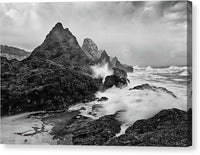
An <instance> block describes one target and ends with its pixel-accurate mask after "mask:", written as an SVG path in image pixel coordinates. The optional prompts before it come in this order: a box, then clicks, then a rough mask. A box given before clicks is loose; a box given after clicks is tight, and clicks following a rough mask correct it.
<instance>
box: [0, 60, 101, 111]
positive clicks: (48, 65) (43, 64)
mask: <svg viewBox="0 0 200 155" xmlns="http://www.w3.org/2000/svg"><path fill="white" fill-rule="evenodd" d="M8 64H9V65H10V66H9V71H10V70H11V71H12V67H13V66H12V64H11V63H8ZM38 65H39V67H37V68H35V69H31V68H28V67H27V68H26V67H24V66H23V67H21V68H20V69H19V71H18V72H17V73H16V74H12V75H10V76H3V77H2V78H1V115H12V114H16V113H21V112H27V111H40V110H58V109H62V108H65V107H68V106H69V105H73V104H75V103H77V102H84V101H91V100H93V99H95V96H94V93H95V92H96V91H97V90H98V86H97V85H96V83H95V81H93V79H92V78H91V77H89V76H87V75H85V74H82V73H80V72H76V71H74V70H72V69H69V68H65V67H63V66H60V65H59V64H56V63H54V62H51V61H50V60H45V61H40V63H38ZM4 74H5V73H4V72H3V75H4Z"/></svg>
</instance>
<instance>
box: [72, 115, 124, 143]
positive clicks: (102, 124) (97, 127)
mask: <svg viewBox="0 0 200 155" xmlns="http://www.w3.org/2000/svg"><path fill="white" fill-rule="evenodd" d="M115 117H116V115H107V116H104V117H101V118H99V119H97V120H95V121H92V122H88V123H86V124H85V125H84V126H82V127H81V128H77V129H76V130H75V131H74V132H73V138H72V142H73V144H74V145H105V143H106V142H107V141H108V140H109V139H110V138H112V137H114V136H115V135H116V134H117V133H119V132H120V126H121V124H120V122H119V121H118V120H117V119H116V118H115Z"/></svg>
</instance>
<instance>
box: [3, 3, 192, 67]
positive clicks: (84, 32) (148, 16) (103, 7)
mask: <svg viewBox="0 0 200 155" xmlns="http://www.w3.org/2000/svg"><path fill="white" fill-rule="evenodd" d="M187 10H189V13H190V11H191V6H189V5H187V2H183V1H182V2H181V1H180V2H173V1H172V2H159V1H152V2H107V3H105V2H90V3H88V2H87V3H86V2H82V3H81V2H77V3H18V4H14V3H13V4H9V3H7V4H0V32H1V40H0V44H6V45H12V46H16V47H20V48H23V49H26V50H29V51H32V50H33V49H34V48H36V47H37V46H39V45H40V44H41V43H42V42H43V41H44V39H45V36H46V35H47V33H48V32H49V31H50V30H51V28H52V27H53V26H54V25H55V24H56V23H57V22H61V23H62V24H63V26H64V27H65V28H66V27H68V28H69V30H70V31H71V32H72V33H73V34H74V35H75V36H76V38H77V40H78V42H79V44H80V46H82V42H83V39H84V38H91V39H92V40H93V41H94V42H95V43H96V44H97V46H98V48H99V49H105V50H106V51H107V53H108V54H109V55H111V56H117V57H118V58H119V59H120V61H121V62H122V63H127V64H131V65H141V66H144V65H145V66H146V65H152V66H164V65H185V64H186V63H187V45H186V43H187V27H188V24H187V21H189V22H191V13H190V14H189V13H188V15H187ZM189 41H190V42H191V40H189ZM189 45H191V43H190V44H189Z"/></svg>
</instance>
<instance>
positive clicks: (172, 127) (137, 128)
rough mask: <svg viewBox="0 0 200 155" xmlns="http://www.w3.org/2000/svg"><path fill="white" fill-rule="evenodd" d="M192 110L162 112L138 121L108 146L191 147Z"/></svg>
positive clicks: (109, 142)
mask: <svg viewBox="0 0 200 155" xmlns="http://www.w3.org/2000/svg"><path fill="white" fill-rule="evenodd" d="M191 118H192V110H191V109H190V110H189V111H188V112H185V111H182V110H178V109H168V110H162V111H161V112H159V113H158V114H156V115H155V116H154V117H152V118H150V119H146V120H138V121H136V122H135V123H134V124H133V125H132V126H130V127H129V128H128V129H127V130H126V131H125V134H123V135H121V136H119V137H115V138H113V139H110V140H109V141H108V142H107V143H106V145H119V146H123V145H126V146H127V145H129V146H168V147H169V146H170V147H171V146H179V147H180V146H181V147H186V146H191V145H192V124H191V123H192V119H191Z"/></svg>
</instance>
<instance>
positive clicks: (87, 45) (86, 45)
mask: <svg viewBox="0 0 200 155" xmlns="http://www.w3.org/2000/svg"><path fill="white" fill-rule="evenodd" d="M82 50H83V51H84V52H85V54H86V55H87V56H88V58H89V59H91V60H94V61H95V63H96V64H100V65H102V64H105V63H107V64H108V67H109V68H110V69H112V68H114V67H115V68H119V69H121V70H124V71H126V72H133V67H131V66H128V65H125V64H124V65H123V64H121V63H120V61H119V60H118V58H117V57H114V58H112V57H110V56H109V55H108V54H107V52H106V51H105V50H98V47H97V45H96V44H95V43H94V41H92V39H89V38H86V39H84V41H83V45H82Z"/></svg>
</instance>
